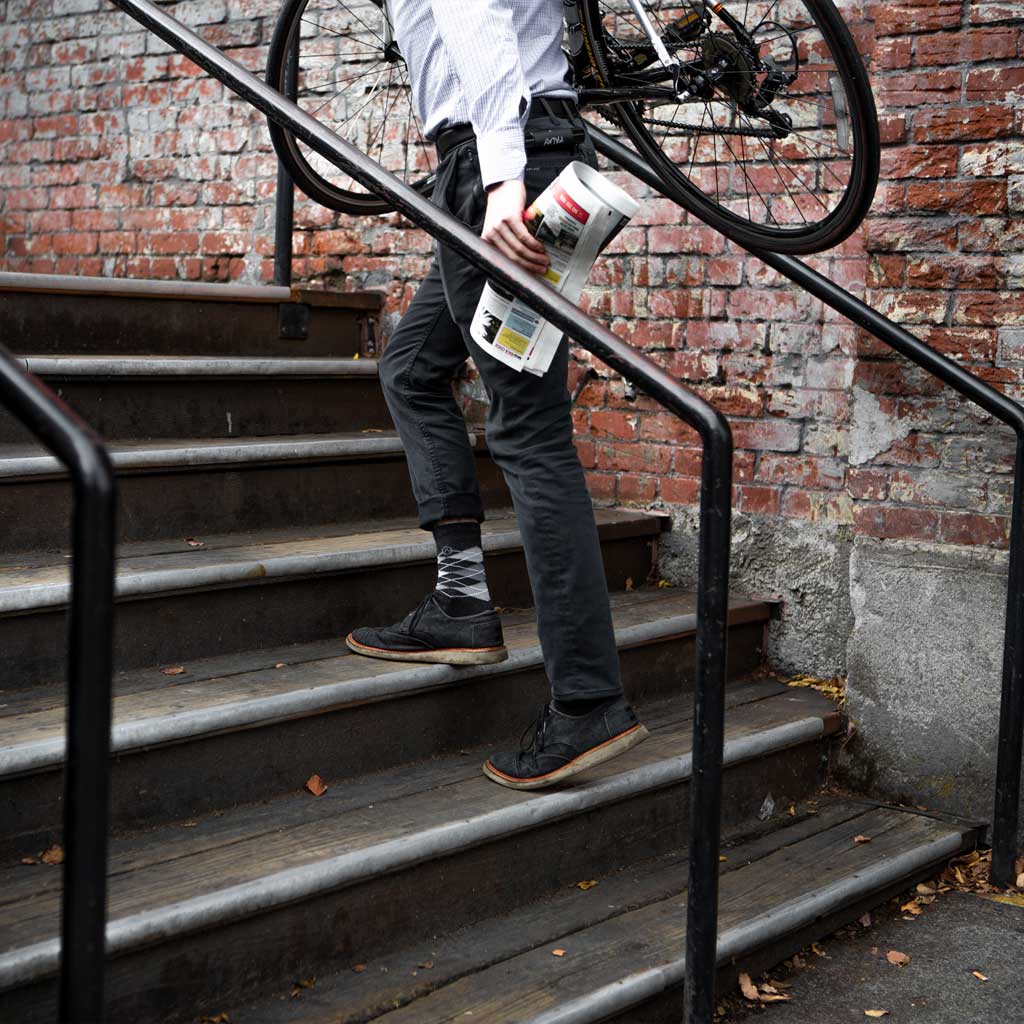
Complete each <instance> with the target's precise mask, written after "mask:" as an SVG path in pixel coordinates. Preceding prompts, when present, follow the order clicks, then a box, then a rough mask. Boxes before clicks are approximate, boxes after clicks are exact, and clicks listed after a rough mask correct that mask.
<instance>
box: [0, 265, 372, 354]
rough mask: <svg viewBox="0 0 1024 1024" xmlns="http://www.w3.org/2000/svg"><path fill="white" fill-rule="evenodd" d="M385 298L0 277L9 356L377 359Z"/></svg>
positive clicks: (173, 283) (225, 286)
mask: <svg viewBox="0 0 1024 1024" xmlns="http://www.w3.org/2000/svg"><path fill="white" fill-rule="evenodd" d="M383 307H384V295H383V294H382V293H381V292H337V291H308V290H304V289H298V288H296V289H290V288H277V287H270V286H266V285H262V286H259V285H258V286H250V285H238V284H203V283H197V282H190V281H135V280H130V279H125V278H102V277H69V276H62V275H51V274H11V273H0V323H3V325H4V343H5V344H6V345H7V347H8V348H10V349H11V350H13V351H14V352H19V353H27V352H33V353H38V354H44V353H58V352H60V353H69V354H70V353H74V354H79V355H164V354H166V355H176V356H183V355H206V356H212V355H225V356H239V355H247V356H277V355H285V356H296V355H304V356H352V355H354V354H355V353H358V352H361V353H362V354H363V355H373V354H375V353H374V352H372V351H370V347H371V346H373V345H375V344H376V336H377V327H376V324H377V320H378V318H379V316H380V313H381V311H382V310H383Z"/></svg>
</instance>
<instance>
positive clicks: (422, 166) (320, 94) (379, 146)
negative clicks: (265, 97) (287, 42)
mask: <svg viewBox="0 0 1024 1024" xmlns="http://www.w3.org/2000/svg"><path fill="white" fill-rule="evenodd" d="M296 33H298V39H299V45H298V93H297V96H296V102H297V103H298V104H299V106H300V107H302V108H303V109H304V110H305V111H306V112H307V113H309V114H311V115H312V116H314V117H315V118H316V119H317V120H318V121H320V122H321V123H322V124H324V125H325V126H326V127H328V128H330V129H331V130H332V131H334V132H335V133H337V134H338V135H339V136H341V137H342V138H343V139H345V140H346V141H348V142H350V143H352V144H353V145H354V146H355V147H356V148H357V149H359V150H360V151H361V152H363V153H365V154H366V155H367V156H369V157H371V158H372V159H374V160H376V161H377V162H378V163H379V164H381V165H382V166H383V167H384V168H385V169H386V170H388V171H390V172H391V173H392V174H395V175H396V176H397V177H399V178H401V179H402V180H403V181H405V182H406V183H407V184H409V185H411V186H413V187H414V188H417V189H418V190H420V191H425V190H428V189H429V188H430V187H431V184H432V181H433V175H434V170H435V166H436V162H437V161H436V157H435V154H434V148H433V146H432V145H431V143H429V142H428V141H427V140H426V139H425V138H424V136H423V131H422V126H421V125H420V121H419V118H418V117H417V115H416V111H415V108H414V105H413V98H412V89H411V86H410V82H409V72H408V69H407V67H406V65H405V62H404V60H402V59H401V55H400V53H399V51H398V48H397V44H395V43H393V42H391V40H390V31H389V28H388V26H387V24H386V20H385V14H384V10H383V7H382V5H381V4H380V3H378V2H375V0H306V2H304V3H300V4H299V5H298V6H297V8H296V13H295V15H294V20H293V24H292V39H294V38H295V34H296ZM290 148H291V150H292V154H293V157H294V159H295V161H296V162H297V163H298V164H299V166H300V168H301V169H303V170H304V171H305V172H306V173H307V175H308V176H309V177H310V178H312V179H313V182H314V183H315V184H316V185H317V186H318V187H319V190H320V191H321V192H327V194H328V195H329V196H331V197H332V198H334V199H335V200H336V201H337V202H340V203H342V204H345V205H349V206H354V207H361V206H363V207H372V206H377V205H381V203H382V201H381V200H380V199H378V197H377V196H375V195H373V193H371V192H369V191H368V190H367V189H365V188H364V187H363V186H362V185H361V184H359V182H357V181H355V180H354V179H353V178H352V177H351V176H350V175H348V174H347V173H345V172H344V171H342V170H340V169H339V168H337V167H335V166H334V164H332V163H331V162H330V161H328V160H326V159H324V158H323V157H321V156H320V155H319V154H318V153H315V152H313V151H312V150H311V149H309V147H307V146H306V145H305V143H303V142H301V141H298V140H295V139H291V140H290ZM299 184H300V185H302V182H301V181H300V182H299Z"/></svg>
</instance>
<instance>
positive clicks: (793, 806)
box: [789, 804, 796, 818]
mask: <svg viewBox="0 0 1024 1024" xmlns="http://www.w3.org/2000/svg"><path fill="white" fill-rule="evenodd" d="M789 816H790V817H791V818H795V817H796V804H790V805H789Z"/></svg>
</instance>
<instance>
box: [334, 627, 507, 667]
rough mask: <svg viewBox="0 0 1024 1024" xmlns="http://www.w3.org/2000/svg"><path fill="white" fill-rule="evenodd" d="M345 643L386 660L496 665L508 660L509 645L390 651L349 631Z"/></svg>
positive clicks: (435, 663)
mask: <svg viewBox="0 0 1024 1024" xmlns="http://www.w3.org/2000/svg"><path fill="white" fill-rule="evenodd" d="M345 643H346V644H347V645H348V649H349V650H350V651H355V653H356V654H365V655H366V656H367V657H368V658H383V659H384V660H385V661H419V662H428V663H430V664H434V665H494V664H497V662H499V661H507V660H508V648H507V647H441V648H438V649H437V650H434V651H389V650H388V649H387V648H385V647H370V646H368V645H367V644H361V643H360V642H359V641H358V640H354V639H353V638H352V634H351V633H349V635H348V636H347V637H345Z"/></svg>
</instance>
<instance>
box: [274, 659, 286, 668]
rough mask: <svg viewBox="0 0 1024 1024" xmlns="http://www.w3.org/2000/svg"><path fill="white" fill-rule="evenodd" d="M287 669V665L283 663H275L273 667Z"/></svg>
mask: <svg viewBox="0 0 1024 1024" xmlns="http://www.w3.org/2000/svg"><path fill="white" fill-rule="evenodd" d="M287 667H288V666H287V665H286V664H285V663H284V662H283V661H279V662H278V663H277V664H276V665H275V666H274V668H287Z"/></svg>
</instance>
